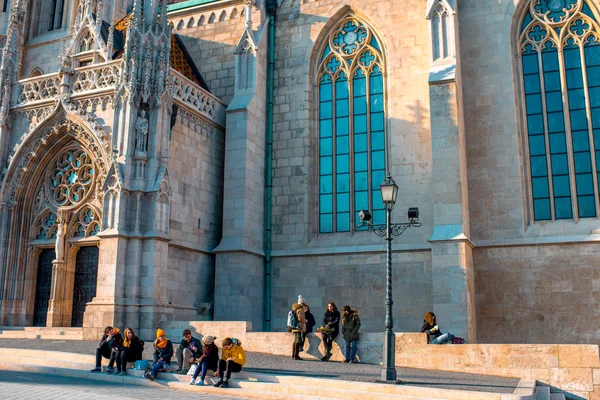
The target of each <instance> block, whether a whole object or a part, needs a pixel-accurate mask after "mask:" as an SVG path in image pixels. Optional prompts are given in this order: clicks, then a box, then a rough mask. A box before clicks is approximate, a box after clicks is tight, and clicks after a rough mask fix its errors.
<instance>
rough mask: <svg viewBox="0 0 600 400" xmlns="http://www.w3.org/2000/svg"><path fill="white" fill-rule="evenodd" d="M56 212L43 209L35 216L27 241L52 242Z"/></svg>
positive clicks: (54, 232)
mask: <svg viewBox="0 0 600 400" xmlns="http://www.w3.org/2000/svg"><path fill="white" fill-rule="evenodd" d="M56 222H57V216H56V211H55V210H54V209H51V208H48V207H46V208H44V209H43V210H42V211H41V212H39V213H38V214H37V216H36V217H35V220H34V222H33V225H32V229H31V230H30V232H29V240H30V241H33V240H52V239H54V238H55V237H56Z"/></svg>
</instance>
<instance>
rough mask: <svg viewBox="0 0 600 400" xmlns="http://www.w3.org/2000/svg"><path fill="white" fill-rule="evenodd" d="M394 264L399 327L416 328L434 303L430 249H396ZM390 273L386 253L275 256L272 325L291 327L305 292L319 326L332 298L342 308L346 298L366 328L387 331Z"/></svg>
mask: <svg viewBox="0 0 600 400" xmlns="http://www.w3.org/2000/svg"><path fill="white" fill-rule="evenodd" d="M392 266H393V299H394V307H393V316H394V328H395V329H397V330H406V331H415V332H416V331H418V330H419V328H420V327H421V323H422V321H423V315H425V313H426V312H428V311H431V307H432V298H433V296H432V286H431V282H432V279H431V253H430V252H417V251H414V252H395V253H394V254H393V261H392ZM385 279H386V278H385V254H384V253H354V254H336V255H312V256H305V257H286V258H283V257H281V258H279V257H278V258H275V259H274V260H273V302H272V320H273V324H272V328H273V330H275V331H282V330H285V329H286V319H287V312H288V311H289V310H290V308H291V305H292V304H293V303H295V302H297V300H298V295H302V296H303V297H304V298H305V299H306V302H307V303H308V305H309V306H310V308H311V312H312V314H313V315H314V316H315V320H316V322H317V326H316V327H315V330H316V329H317V328H318V327H319V326H320V323H321V321H322V319H323V314H324V313H325V310H326V307H327V303H328V302H331V301H333V302H334V303H336V305H337V307H338V310H340V312H341V308H342V306H344V305H345V304H348V305H350V306H351V307H353V308H355V309H356V310H357V311H358V314H359V316H360V319H361V324H362V327H361V332H383V330H384V318H385V306H384V303H385V285H386V281H385ZM442 321H443V317H441V318H440V322H442Z"/></svg>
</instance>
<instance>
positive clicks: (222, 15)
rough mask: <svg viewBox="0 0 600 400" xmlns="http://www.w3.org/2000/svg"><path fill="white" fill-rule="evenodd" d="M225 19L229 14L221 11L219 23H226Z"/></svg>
mask: <svg viewBox="0 0 600 400" xmlns="http://www.w3.org/2000/svg"><path fill="white" fill-rule="evenodd" d="M225 18H227V13H226V12H225V10H223V11H221V15H219V21H225Z"/></svg>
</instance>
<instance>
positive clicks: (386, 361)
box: [381, 329, 396, 383]
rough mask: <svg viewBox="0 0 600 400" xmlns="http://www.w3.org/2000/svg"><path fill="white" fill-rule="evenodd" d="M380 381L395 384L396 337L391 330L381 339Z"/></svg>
mask: <svg viewBox="0 0 600 400" xmlns="http://www.w3.org/2000/svg"><path fill="white" fill-rule="evenodd" d="M381 380H382V381H386V382H389V383H395V382H396V335H395V334H394V332H393V331H392V330H391V329H388V330H386V331H385V333H384V337H383V369H382V370H381Z"/></svg>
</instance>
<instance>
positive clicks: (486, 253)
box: [473, 243, 600, 344]
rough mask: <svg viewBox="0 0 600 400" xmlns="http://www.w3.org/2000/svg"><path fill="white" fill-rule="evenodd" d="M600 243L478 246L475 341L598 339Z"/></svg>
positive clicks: (552, 341) (572, 340) (560, 341)
mask: <svg viewBox="0 0 600 400" xmlns="http://www.w3.org/2000/svg"><path fill="white" fill-rule="evenodd" d="M599 252H600V246H599V245H598V244H595V243H587V244H583V243H582V244H563V245H545V246H513V247H490V248H476V249H475V250H474V251H473V256H474V265H475V280H476V282H477V284H476V285H475V294H476V304H477V332H478V341H479V342H482V343H594V344H596V343H598V342H599V341H600V332H599V331H598V329H597V327H598V325H599V324H600V311H599V310H600V307H599V306H600V259H599V257H598V253H599Z"/></svg>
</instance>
